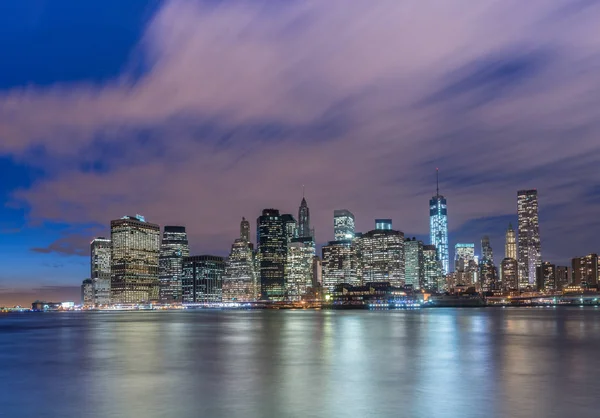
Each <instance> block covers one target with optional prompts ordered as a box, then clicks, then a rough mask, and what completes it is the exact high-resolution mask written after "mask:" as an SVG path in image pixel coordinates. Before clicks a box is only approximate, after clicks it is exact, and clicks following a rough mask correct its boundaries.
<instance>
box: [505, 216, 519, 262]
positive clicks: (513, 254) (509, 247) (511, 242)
mask: <svg viewBox="0 0 600 418" xmlns="http://www.w3.org/2000/svg"><path fill="white" fill-rule="evenodd" d="M504 258H512V259H513V260H516V259H517V234H516V233H515V230H514V228H513V226H512V224H508V229H507V230H506V242H505V244H504Z"/></svg>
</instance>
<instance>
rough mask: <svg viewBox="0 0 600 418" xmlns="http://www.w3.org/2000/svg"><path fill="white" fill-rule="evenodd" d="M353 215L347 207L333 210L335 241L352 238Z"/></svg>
mask: <svg viewBox="0 0 600 418" xmlns="http://www.w3.org/2000/svg"><path fill="white" fill-rule="evenodd" d="M354 228H355V226H354V215H353V214H352V212H350V211H349V210H347V209H336V210H334V211H333V235H334V239H335V240H336V241H343V240H346V239H354V231H355V229H354Z"/></svg>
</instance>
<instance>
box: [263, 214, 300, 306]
mask: <svg viewBox="0 0 600 418" xmlns="http://www.w3.org/2000/svg"><path fill="white" fill-rule="evenodd" d="M290 216H291V215H290ZM292 219H293V217H292ZM256 224H257V228H256V230H257V247H258V248H257V251H258V258H259V260H258V261H259V265H260V267H259V270H260V286H261V293H262V295H261V297H263V298H268V299H270V300H275V301H281V300H283V299H284V294H285V262H286V260H287V244H288V242H289V241H291V239H290V240H289V241H288V234H287V233H286V232H287V231H286V225H285V223H284V220H283V218H282V216H281V215H280V214H279V211H278V210H276V209H265V210H263V212H262V216H259V217H258V219H257V220H256Z"/></svg>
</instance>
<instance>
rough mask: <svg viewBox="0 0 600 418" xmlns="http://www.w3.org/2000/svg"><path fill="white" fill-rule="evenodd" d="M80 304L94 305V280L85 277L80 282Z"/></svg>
mask: <svg viewBox="0 0 600 418" xmlns="http://www.w3.org/2000/svg"><path fill="white" fill-rule="evenodd" d="M81 304H82V305H83V306H86V307H90V306H94V282H93V281H92V279H85V280H84V281H83V282H82V283H81Z"/></svg>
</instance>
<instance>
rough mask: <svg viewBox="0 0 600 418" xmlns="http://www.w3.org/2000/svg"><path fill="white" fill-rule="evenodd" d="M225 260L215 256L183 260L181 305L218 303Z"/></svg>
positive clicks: (198, 256)
mask: <svg viewBox="0 0 600 418" xmlns="http://www.w3.org/2000/svg"><path fill="white" fill-rule="evenodd" d="M224 272H225V260H224V259H223V257H218V256H215V255H196V256H191V257H185V258H184V259H183V275H182V282H181V295H182V302H183V303H219V302H221V301H222V295H223V273H224Z"/></svg>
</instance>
